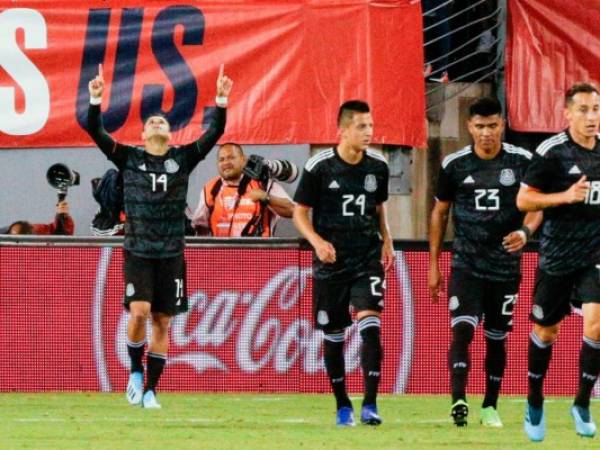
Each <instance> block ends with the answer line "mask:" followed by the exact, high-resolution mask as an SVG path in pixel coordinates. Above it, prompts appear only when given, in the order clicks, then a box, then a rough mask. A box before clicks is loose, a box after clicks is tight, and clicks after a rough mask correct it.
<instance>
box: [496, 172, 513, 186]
mask: <svg viewBox="0 0 600 450" xmlns="http://www.w3.org/2000/svg"><path fill="white" fill-rule="evenodd" d="M516 181H517V179H516V178H515V173H514V172H513V170H512V169H502V172H500V184H501V185H503V186H512V185H513V184H515V182H516Z"/></svg>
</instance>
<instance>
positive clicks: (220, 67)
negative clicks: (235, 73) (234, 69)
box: [219, 64, 225, 78]
mask: <svg viewBox="0 0 600 450" xmlns="http://www.w3.org/2000/svg"><path fill="white" fill-rule="evenodd" d="M224 71H225V64H221V65H220V66H219V78H223V72H224Z"/></svg>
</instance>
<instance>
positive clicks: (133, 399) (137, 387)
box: [125, 372, 144, 405]
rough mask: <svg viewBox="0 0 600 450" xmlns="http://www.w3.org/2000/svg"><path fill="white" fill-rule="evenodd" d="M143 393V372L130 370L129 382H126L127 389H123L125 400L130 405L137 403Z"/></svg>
mask: <svg viewBox="0 0 600 450" xmlns="http://www.w3.org/2000/svg"><path fill="white" fill-rule="evenodd" d="M143 394H144V374H143V373H142V372H132V373H131V374H130V375H129V382H128V383H127V390H126V391H125V397H126V398H127V401H128V402H129V403H130V404H132V405H139V404H140V402H141V401H142V395H143Z"/></svg>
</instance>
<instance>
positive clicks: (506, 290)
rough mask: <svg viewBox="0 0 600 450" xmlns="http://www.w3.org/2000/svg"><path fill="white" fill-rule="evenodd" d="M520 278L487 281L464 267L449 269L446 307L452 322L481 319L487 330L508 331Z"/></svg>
mask: <svg viewBox="0 0 600 450" xmlns="http://www.w3.org/2000/svg"><path fill="white" fill-rule="evenodd" d="M520 281H521V280H520V279H519V278H516V279H514V280H509V281H491V280H486V279H483V278H477V277H474V276H473V275H472V274H470V273H469V272H467V271H465V270H460V269H452V273H451V274H450V284H449V287H448V309H449V310H450V316H451V318H452V323H453V324H454V323H456V322H460V321H464V322H468V323H472V324H473V325H475V323H473V319H472V318H477V322H480V321H481V320H482V319H483V322H484V323H483V328H484V329H485V330H488V331H496V332H502V333H503V332H508V331H511V330H512V326H513V312H514V308H515V305H516V303H517V299H518V295H519V284H520Z"/></svg>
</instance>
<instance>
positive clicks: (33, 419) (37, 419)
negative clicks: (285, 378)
mask: <svg viewBox="0 0 600 450" xmlns="http://www.w3.org/2000/svg"><path fill="white" fill-rule="evenodd" d="M12 421H13V422H25V423H29V422H52V423H54V422H60V423H64V422H75V423H94V422H134V423H145V422H158V421H160V422H171V423H179V422H186V423H221V422H225V419H208V418H204V417H190V418H185V419H183V418H182V419H176V418H175V419H174V418H164V417H157V416H154V417H150V416H148V418H146V419H141V418H131V417H97V418H94V419H75V418H73V419H65V418H56V417H21V418H15V419H12Z"/></svg>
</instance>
